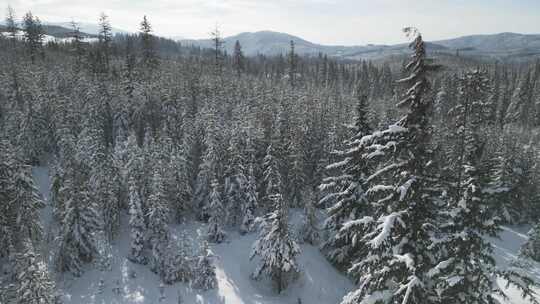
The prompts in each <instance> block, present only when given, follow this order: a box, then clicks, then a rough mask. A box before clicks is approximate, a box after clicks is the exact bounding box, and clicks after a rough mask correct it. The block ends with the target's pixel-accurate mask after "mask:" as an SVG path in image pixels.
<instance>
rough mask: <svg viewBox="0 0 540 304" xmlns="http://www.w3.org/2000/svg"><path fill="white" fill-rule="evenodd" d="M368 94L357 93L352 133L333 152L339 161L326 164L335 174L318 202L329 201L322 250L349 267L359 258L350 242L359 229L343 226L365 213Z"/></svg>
mask: <svg viewBox="0 0 540 304" xmlns="http://www.w3.org/2000/svg"><path fill="white" fill-rule="evenodd" d="M367 115H368V109H367V97H366V96H363V95H360V96H359V97H358V104H357V106H356V117H355V121H354V126H353V128H352V129H353V135H352V137H351V138H350V139H348V140H346V141H345V143H344V145H345V149H344V150H342V151H336V152H334V154H335V156H336V157H338V158H339V161H338V162H336V163H334V164H331V165H329V166H328V170H329V171H335V170H338V171H341V172H336V173H337V174H338V175H336V176H331V177H327V178H325V179H324V180H323V184H321V186H320V187H319V189H320V190H321V191H322V192H323V193H325V196H324V197H323V198H322V199H321V202H320V204H321V205H326V204H328V203H332V205H331V207H329V208H328V210H327V211H328V218H327V220H326V222H325V227H326V229H329V230H330V232H331V236H330V238H329V239H328V240H327V241H326V242H325V244H324V249H325V251H326V253H327V256H328V258H329V259H330V260H331V261H332V262H333V263H335V264H336V265H338V266H340V267H349V265H350V263H351V262H352V261H353V260H354V259H355V258H358V257H359V256H358V253H359V251H358V250H357V249H358V248H357V246H356V245H357V243H355V242H353V240H354V236H355V235H357V233H360V232H359V231H358V227H357V226H355V225H344V223H346V222H347V223H351V222H352V221H355V220H359V219H361V218H362V217H363V216H365V215H366V209H367V206H368V203H367V200H366V198H365V189H364V188H363V187H364V186H363V183H364V182H365V180H366V178H367V177H368V175H369V170H370V166H369V159H368V158H367V157H366V156H365V153H366V150H365V148H366V144H367V142H363V141H362V140H361V138H362V137H364V136H366V135H368V134H370V133H371V132H372V130H371V127H370V126H369V123H368V117H367Z"/></svg>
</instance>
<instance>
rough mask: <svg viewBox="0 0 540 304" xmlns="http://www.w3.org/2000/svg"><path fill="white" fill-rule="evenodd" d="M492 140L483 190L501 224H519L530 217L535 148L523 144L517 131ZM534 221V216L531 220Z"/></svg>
mask: <svg viewBox="0 0 540 304" xmlns="http://www.w3.org/2000/svg"><path fill="white" fill-rule="evenodd" d="M506 132H507V133H506V134H503V135H502V136H501V138H500V139H497V140H496V144H497V147H496V151H495V153H494V156H493V159H492V162H493V168H492V169H491V176H490V185H489V188H488V189H486V192H488V194H489V196H490V201H491V204H492V206H493V207H492V209H493V210H494V211H495V212H496V213H497V215H498V216H499V217H500V218H501V219H502V220H503V222H504V223H521V222H524V221H526V220H527V217H530V216H534V214H535V210H534V209H533V208H530V206H534V205H533V204H534V201H535V200H536V197H535V193H536V191H537V190H536V188H535V186H534V185H533V184H531V181H532V179H533V173H534V171H533V168H534V157H535V149H534V147H532V146H531V145H528V144H527V145H525V144H524V143H523V140H521V139H520V137H522V136H521V134H520V132H512V131H506ZM533 220H534V219H533Z"/></svg>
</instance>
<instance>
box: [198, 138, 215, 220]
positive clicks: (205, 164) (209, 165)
mask: <svg viewBox="0 0 540 304" xmlns="http://www.w3.org/2000/svg"><path fill="white" fill-rule="evenodd" d="M213 137H214V134H213V132H207V134H206V138H205V144H206V152H205V155H204V157H203V159H202V162H201V164H200V166H199V173H198V174H197V180H196V181H195V193H194V195H193V201H194V202H193V206H194V208H195V210H198V212H199V214H198V215H197V216H198V218H199V219H200V220H204V221H206V220H208V218H209V214H208V212H209V210H208V205H209V203H210V200H209V196H210V192H211V182H212V180H214V178H216V166H217V158H218V156H217V151H216V150H215V149H216V146H215V145H216V142H215V138H213Z"/></svg>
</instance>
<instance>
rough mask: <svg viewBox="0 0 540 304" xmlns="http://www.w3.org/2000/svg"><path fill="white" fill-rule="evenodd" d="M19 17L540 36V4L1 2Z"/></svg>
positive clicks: (186, 30) (307, 35)
mask: <svg viewBox="0 0 540 304" xmlns="http://www.w3.org/2000/svg"><path fill="white" fill-rule="evenodd" d="M3 3H5V6H6V7H7V5H8V4H9V5H11V6H12V7H13V8H14V9H15V11H16V13H17V14H18V15H22V14H23V13H24V12H25V11H28V10H31V11H32V12H33V13H34V14H35V15H37V16H39V17H40V18H41V19H42V20H44V21H54V22H56V21H70V20H71V19H74V20H75V21H81V22H93V23H96V20H97V19H98V16H99V14H100V12H105V13H106V14H107V15H108V16H109V17H110V20H111V23H112V25H113V26H114V27H116V28H121V29H125V30H128V31H135V30H137V28H138V24H139V22H140V20H141V19H142V16H143V15H147V16H148V18H149V20H150V22H151V23H152V25H153V27H154V30H155V32H156V34H159V35H162V36H182V37H186V38H206V37H208V33H209V32H210V31H211V29H212V28H213V27H214V26H215V24H218V25H219V27H220V29H221V31H222V32H223V34H224V35H225V36H229V35H234V34H237V33H240V32H247V31H250V32H251V31H259V30H273V31H279V32H286V33H290V34H293V35H297V36H300V37H302V38H304V39H307V40H310V41H312V42H318V43H324V44H344V45H352V44H366V43H387V44H390V43H398V42H403V41H405V40H406V39H405V38H404V37H403V34H402V33H401V28H402V27H404V26H409V25H412V26H416V27H418V28H419V29H420V30H421V32H422V33H423V34H424V37H425V38H426V39H428V40H438V39H444V38H452V37H456V36H462V35H470V34H488V33H498V32H519V33H540V0H0V4H3Z"/></svg>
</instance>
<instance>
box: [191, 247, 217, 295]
mask: <svg viewBox="0 0 540 304" xmlns="http://www.w3.org/2000/svg"><path fill="white" fill-rule="evenodd" d="M192 286H193V288H196V289H201V290H210V289H214V288H216V287H217V278H216V270H215V267H214V264H213V263H212V254H211V252H210V250H209V249H208V243H207V242H203V245H202V250H201V255H200V256H199V258H198V261H197V266H196V268H195V273H194V279H193V285H192Z"/></svg>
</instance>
